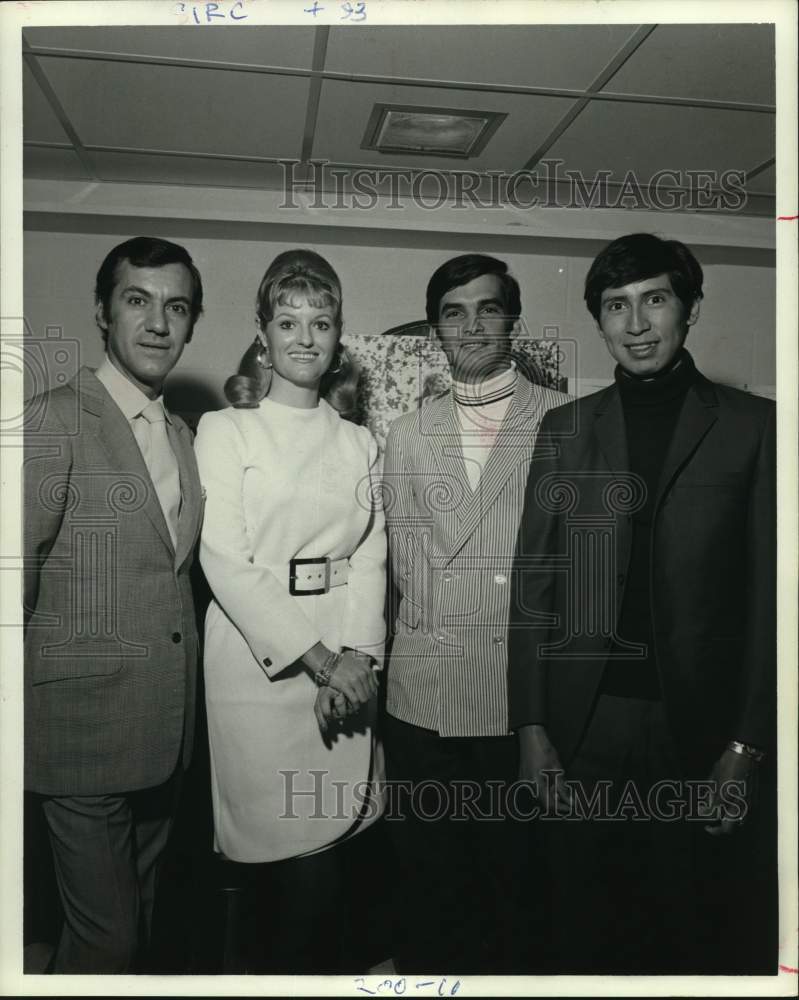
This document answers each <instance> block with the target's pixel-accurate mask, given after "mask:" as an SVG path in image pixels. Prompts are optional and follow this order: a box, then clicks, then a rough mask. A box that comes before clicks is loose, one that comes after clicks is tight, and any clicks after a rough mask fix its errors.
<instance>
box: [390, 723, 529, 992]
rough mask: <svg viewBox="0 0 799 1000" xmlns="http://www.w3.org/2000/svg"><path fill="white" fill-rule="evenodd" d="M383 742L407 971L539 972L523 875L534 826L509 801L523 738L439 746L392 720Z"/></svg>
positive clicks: (444, 741) (434, 737) (398, 955)
mask: <svg viewBox="0 0 799 1000" xmlns="http://www.w3.org/2000/svg"><path fill="white" fill-rule="evenodd" d="M383 736H384V745H385V750H386V774H387V778H388V781H389V792H390V798H389V805H388V809H387V814H386V827H387V829H388V832H389V835H390V837H391V839H392V840H393V842H394V845H395V853H396V855H397V858H398V862H399V871H398V873H397V874H398V876H399V877H398V879H397V890H396V891H397V902H398V905H397V917H398V920H397V927H396V930H395V942H396V945H395V952H394V954H395V961H396V963H397V965H398V966H399V968H400V971H415V972H433V971H442V972H451V973H452V974H460V973H466V972H478V973H479V972H482V973H486V974H488V973H492V972H493V973H500V972H515V971H518V972H522V971H532V969H533V968H534V967H535V964H536V958H535V953H536V951H537V941H536V933H535V929H534V927H533V926H532V924H531V921H530V908H529V907H528V906H527V888H528V887H527V875H526V869H527V861H528V859H529V858H530V856H531V854H532V852H534V850H535V848H534V845H533V843H532V841H531V832H532V831H531V829H530V827H531V824H529V823H524V822H521V821H518V820H515V819H514V818H513V814H514V806H518V813H522V812H525V810H527V809H528V806H527V805H525V804H524V796H523V795H522V796H521V797H519V799H518V801H517V802H515V803H512V804H511V806H510V808H509V807H508V803H507V801H506V799H507V792H508V789H509V788H510V786H511V785H513V784H514V782H516V779H517V777H518V744H517V740H516V738H515V737H514V736H501V737H474V738H460V737H454V738H453V737H441V736H439V735H438V733H435V732H432V731H430V730H427V729H421V728H419V727H418V726H412V725H409V724H408V723H405V722H401V721H399V720H398V719H395V718H393V717H392V716H390V715H389V716H386V718H385V726H384V730H383ZM522 791H524V790H522ZM528 805H529V800H528Z"/></svg>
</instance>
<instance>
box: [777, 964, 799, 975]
mask: <svg viewBox="0 0 799 1000" xmlns="http://www.w3.org/2000/svg"><path fill="white" fill-rule="evenodd" d="M779 969H780V972H790V973H791V974H792V975H796V973H797V972H799V969H794V968H793V966H790V965H781V966H780V967H779Z"/></svg>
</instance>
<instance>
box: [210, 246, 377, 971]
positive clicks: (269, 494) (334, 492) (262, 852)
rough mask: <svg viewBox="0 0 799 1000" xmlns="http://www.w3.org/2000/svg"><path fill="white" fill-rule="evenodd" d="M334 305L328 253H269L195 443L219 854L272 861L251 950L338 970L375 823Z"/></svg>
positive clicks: (370, 579)
mask: <svg viewBox="0 0 799 1000" xmlns="http://www.w3.org/2000/svg"><path fill="white" fill-rule="evenodd" d="M341 313H342V295H341V285H340V282H339V279H338V277H337V275H336V273H335V271H334V270H333V269H332V267H331V266H330V265H329V264H328V263H327V261H325V260H324V258H322V257H320V256H319V255H318V254H316V253H314V252H312V251H310V250H293V251H287V252H285V253H282V254H280V255H279V256H278V257H277V258H276V259H275V260H274V261H273V262H272V264H271V265H270V267H269V269H268V270H267V272H266V274H265V275H264V278H263V280H262V281H261V285H260V288H259V289H258V296H257V326H258V330H257V336H256V339H255V342H254V343H253V345H252V346H251V347H250V348H249V350H248V351H247V352H246V354H245V355H244V358H243V359H242V362H241V365H240V367H239V372H238V374H237V375H234V376H232V377H231V378H230V379H228V381H227V383H226V386H225V393H226V396H227V398H228V400H229V402H230V403H231V406H230V407H229V408H227V409H225V410H222V411H219V412H215V413H207V414H205V416H203V418H202V420H201V421H200V425H199V428H198V433H197V441H196V451H197V460H198V464H199V468H200V477H201V480H202V483H203V486H204V488H205V492H206V509H205V522H204V527H203V532H202V539H201V547H200V559H201V563H202V566H203V570H204V571H205V574H206V577H207V579H208V582H209V584H210V587H211V590H212V592H213V601H212V603H211V605H210V608H209V611H208V616H207V619H206V629H205V686H206V702H207V709H208V729H209V741H210V752H211V772H212V796H213V808H214V828H215V838H216V845H217V849H218V850H219V851H220V852H222V854H223V855H224V856H225V857H226V858H228V859H231V860H233V861H238V862H248V863H256V864H257V863H263V862H267V863H269V864H268V865H267V872H266V874H267V875H268V879H267V881H268V884H269V888H268V896H269V899H268V904H269V910H270V917H269V923H270V924H271V926H267V928H266V930H265V934H264V937H263V942H262V945H263V949H264V954H265V955H267V954H271V955H272V956H273V958H275V962H273V963H272V964H271V965H270V964H269V963H268V962H267V967H269V968H270V970H275V969H280V970H281V971H290V972H303V971H319V972H325V971H327V972H333V971H336V969H335V963H336V950H337V948H336V946H337V944H338V943H340V942H337V933H338V930H339V929H340V927H341V920H338V921H337V920H336V915H335V912H334V910H335V906H336V900H337V896H338V893H339V890H340V888H341V885H342V873H341V865H340V861H339V846H340V844H341V843H342V841H344V840H346V839H348V838H349V837H350V836H351V835H352V834H353V833H359V832H360V831H362V830H363V829H365V828H366V827H368V826H369V824H370V823H371V822H373V821H374V819H376V818H377V816H378V814H379V812H380V802H379V797H378V795H377V794H376V792H375V788H374V783H375V782H380V781H381V780H382V778H383V762H382V752H381V749H380V746H379V744H378V743H377V741H376V739H375V716H376V692H377V681H376V676H375V669H374V668H375V666H378V665H379V664H380V663H381V661H382V655H383V643H384V638H385V623H384V618H383V605H384V596H385V559H386V539H385V528H384V520H383V513H382V510H381V509H380V505H379V503H378V502H377V495H378V490H377V489H376V488H373V482H372V477H373V475H374V474H375V465H376V460H377V447H376V445H375V442H374V440H373V438H372V436H371V434H370V433H369V431H368V430H366V428H364V427H359V426H357V425H355V424H354V423H351V422H349V421H348V420H346V419H344V417H343V414H345V413H347V412H348V411H349V410H350V409H351V408H352V404H353V402H354V391H353V383H354V380H355V372H354V370H353V367H352V365H351V363H350V361H349V359H348V356H347V353H346V351H345V350H344V348H343V347H342V345H341V326H342V320H341ZM376 485H377V484H376V483H374V487H376ZM290 859H292V860H291V861H290ZM262 874H263V873H262Z"/></svg>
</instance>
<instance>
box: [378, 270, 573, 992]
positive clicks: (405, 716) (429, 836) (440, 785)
mask: <svg viewBox="0 0 799 1000" xmlns="http://www.w3.org/2000/svg"><path fill="white" fill-rule="evenodd" d="M520 312H521V301H520V292H519V285H518V283H517V282H516V280H515V279H514V278H513V277H512V276H511V275H510V274H508V269H507V266H506V265H505V264H504V263H503V262H502V261H499V260H496V259H494V258H492V257H487V256H483V255H479V254H468V255H465V256H461V257H456V258H454V259H452V260H449V261H447V262H446V263H445V264H443V265H442V266H441V267H440V268H438V270H437V271H436V272H435V273H434V275H433V276H432V278H431V279H430V282H429V284H428V287H427V319H428V321H429V323H430V325H431V327H432V328H433V329H434V330H435V332H436V335H437V337H438V339H439V342H440V343H441V346H442V348H443V349H444V351H445V353H446V355H447V358H448V361H449V364H450V369H451V372H452V379H453V387H452V391H451V392H448V393H446V394H444V395H442V396H440V397H438V398H436V399H434V400H433V401H432V402H430V403H429V404H427V405H426V406H424V407H422V408H421V409H420V410H419V411H417V412H412V413H407V414H405V415H404V416H402V417H400V418H399V419H398V420H397V421H395V423H394V424H393V425H392V427H391V430H390V433H389V437H388V442H387V445H386V456H385V466H384V489H385V494H384V495H385V501H386V519H387V524H388V528H389V544H390V549H391V561H392V570H393V576H394V581H395V585H396V588H397V591H398V597H399V604H398V607H397V610H396V614H395V616H394V617H395V629H394V640H393V646H392V650H391V657H390V661H389V668H388V686H387V718H386V720H385V728H384V736H385V746H386V761H387V774H388V778H389V782H390V785H389V790H390V792H391V793H392V796H393V797H392V799H391V800H390V805H389V808H388V819H389V829H390V831H391V833H392V834H393V836H394V840H395V845H396V847H397V852H398V855H399V858H400V862H401V868H402V875H403V882H402V885H403V892H404V894H405V896H406V906H405V907H404V908H402V909H401V913H402V924H403V927H402V931H401V938H403V940H401V941H400V942H398V945H397V952H396V954H397V959H398V962H399V964H400V966H401V967H402V968H403V969H405V968H407V969H410V970H417V969H418V970H423V969H431V968H439V969H440V968H443V969H451V970H452V971H454V972H455V971H457V972H466V971H472V972H486V973H488V972H511V971H523V969H524V966H525V961H528V959H527V955H528V954H529V944H528V945H523V943H522V942H523V941H524V940H526V939H528V938H529V934H530V928H529V926H526V923H527V922H526V921H525V920H523V919H521V911H520V906H521V901H522V899H523V897H524V893H523V892H522V891H521V890H522V886H523V879H522V878H520V871H521V869H522V867H523V865H522V858H523V857H524V855H525V854H526V853H527V852H528V851H529V844H528V846H527V850H525V845H524V843H523V838H524V835H525V834H526V832H527V831H526V830H525V828H523V827H521V826H520V824H518V823H514V822H512V821H509V817H510V816H511V815H512V814H513V813H514V812H518V809H516V808H515V807H516V805H517V804H516V803H514V802H512V801H508V791H509V790H510V791H512V790H513V783H514V782H515V780H516V778H517V776H518V747H517V741H516V737H515V736H514V735H512V734H511V733H510V730H509V727H508V709H507V635H508V624H507V623H508V611H509V602H510V591H511V569H512V562H513V552H514V546H515V543H516V535H517V531H518V527H519V520H520V517H521V510H522V504H523V500H524V488H525V482H526V479H527V475H528V471H529V465H530V459H531V456H532V453H533V448H534V446H535V439H536V432H537V429H538V426H539V424H540V421H541V418H542V417H543V415H544V413H545V412H546V411H547V410H548V409H550V408H551V407H553V406H558V405H560V404H561V403H563V402H565V401H566V399H567V397H565V396H564V395H563V394H562V393H559V392H556V391H554V390H552V389H547V388H543V387H541V386H540V385H536V384H533V382H532V381H531V380H530V378H528V377H526V375H525V373H523V372H522V370H521V368H522V364H521V359H517V358H514V356H513V355H512V353H511V337H512V336H513V335H514V333H517V332H518V330H519V327H520V319H519V315H520ZM517 362H518V367H517ZM395 820H396V821H397V822H394V821H395ZM522 935H523V937H522Z"/></svg>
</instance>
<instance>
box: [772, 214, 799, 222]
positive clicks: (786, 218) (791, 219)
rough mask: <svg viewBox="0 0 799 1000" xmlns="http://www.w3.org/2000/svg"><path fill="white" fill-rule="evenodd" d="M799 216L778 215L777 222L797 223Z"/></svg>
mask: <svg viewBox="0 0 799 1000" xmlns="http://www.w3.org/2000/svg"><path fill="white" fill-rule="evenodd" d="M797 219H799V215H778V216H777V222H796V220H797Z"/></svg>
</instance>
